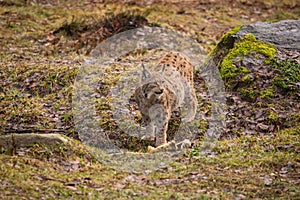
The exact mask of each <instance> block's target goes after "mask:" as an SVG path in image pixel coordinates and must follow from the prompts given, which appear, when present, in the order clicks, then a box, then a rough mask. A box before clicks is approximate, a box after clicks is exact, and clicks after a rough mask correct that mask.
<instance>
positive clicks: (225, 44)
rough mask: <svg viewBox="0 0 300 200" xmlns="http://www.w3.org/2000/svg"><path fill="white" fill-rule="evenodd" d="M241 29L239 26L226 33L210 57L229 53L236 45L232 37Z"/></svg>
mask: <svg viewBox="0 0 300 200" xmlns="http://www.w3.org/2000/svg"><path fill="white" fill-rule="evenodd" d="M241 27H242V26H237V27H235V28H233V29H231V30H229V31H228V32H227V33H225V34H224V36H223V37H222V38H221V40H220V42H219V43H218V44H217V46H216V47H215V48H214V49H213V50H212V51H211V53H210V55H214V54H220V53H221V54H223V53H227V51H228V50H229V49H230V48H231V46H232V44H233V43H234V41H233V38H232V37H231V36H232V35H233V34H235V33H237V32H238V31H239V30H240V29H241ZM224 48H225V49H224ZM226 48H229V49H226ZM220 51H223V52H220Z"/></svg>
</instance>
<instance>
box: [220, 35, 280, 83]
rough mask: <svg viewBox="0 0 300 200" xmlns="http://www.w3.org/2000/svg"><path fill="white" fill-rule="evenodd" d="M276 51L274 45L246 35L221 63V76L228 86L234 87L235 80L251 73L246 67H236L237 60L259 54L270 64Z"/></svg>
mask: <svg viewBox="0 0 300 200" xmlns="http://www.w3.org/2000/svg"><path fill="white" fill-rule="evenodd" d="M275 53H276V49H275V48H274V46H273V45H271V44H267V43H265V42H262V41H259V40H257V39H256V38H255V36H254V35H252V34H246V35H245V36H244V38H242V39H241V40H240V41H239V42H238V43H235V44H234V47H233V48H232V49H231V50H230V51H229V53H228V54H227V55H226V56H225V58H224V59H223V61H222V63H221V76H222V78H223V80H224V81H225V83H226V84H227V86H228V87H229V88H231V87H232V86H233V82H234V79H236V78H237V77H238V76H239V75H242V74H247V73H248V72H249V71H248V70H247V69H246V68H245V67H237V66H235V65H234V62H236V60H237V59H238V60H242V59H243V57H245V56H248V55H250V54H259V55H263V56H264V57H265V61H264V62H265V64H269V63H270V62H271V59H272V58H274V54H275Z"/></svg>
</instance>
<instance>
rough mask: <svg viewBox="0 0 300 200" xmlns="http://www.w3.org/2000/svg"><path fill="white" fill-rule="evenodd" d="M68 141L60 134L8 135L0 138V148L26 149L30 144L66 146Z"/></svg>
mask: <svg viewBox="0 0 300 200" xmlns="http://www.w3.org/2000/svg"><path fill="white" fill-rule="evenodd" d="M67 142H68V140H67V139H66V138H64V137H63V136H61V135H60V134H30V133H28V134H27V133H26V134H10V135H1V136H0V147H4V148H11V147H17V148H18V147H26V146H29V145H32V144H41V145H42V144H46V145H56V144H66V143H67Z"/></svg>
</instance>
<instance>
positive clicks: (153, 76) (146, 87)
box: [141, 64, 165, 101]
mask: <svg viewBox="0 0 300 200" xmlns="http://www.w3.org/2000/svg"><path fill="white" fill-rule="evenodd" d="M142 67H143V71H142V83H141V84H142V86H141V87H142V93H143V96H144V98H145V99H148V100H149V101H153V100H155V99H156V100H159V99H161V97H162V96H163V94H164V92H165V80H164V78H163V76H164V71H165V66H163V67H162V70H161V71H158V72H150V71H148V70H147V69H146V68H145V66H144V65H143V64H142Z"/></svg>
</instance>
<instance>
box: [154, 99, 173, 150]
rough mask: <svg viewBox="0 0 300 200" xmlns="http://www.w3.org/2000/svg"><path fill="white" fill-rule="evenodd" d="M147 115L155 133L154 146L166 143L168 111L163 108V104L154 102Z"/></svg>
mask: <svg viewBox="0 0 300 200" xmlns="http://www.w3.org/2000/svg"><path fill="white" fill-rule="evenodd" d="M149 116H150V119H151V123H153V124H154V125H153V129H154V133H155V146H156V147H157V146H160V145H163V144H165V143H167V129H168V121H169V119H170V113H169V112H167V111H166V110H165V108H164V107H163V105H161V104H156V105H154V106H152V107H151V108H150V109H149Z"/></svg>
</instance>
